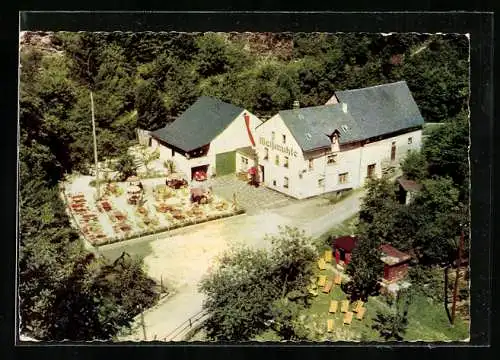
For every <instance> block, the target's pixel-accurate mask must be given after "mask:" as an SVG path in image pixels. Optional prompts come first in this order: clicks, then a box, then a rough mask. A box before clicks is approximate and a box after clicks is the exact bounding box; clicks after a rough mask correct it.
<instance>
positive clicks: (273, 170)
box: [255, 114, 304, 197]
mask: <svg viewBox="0 0 500 360" xmlns="http://www.w3.org/2000/svg"><path fill="white" fill-rule="evenodd" d="M272 131H274V132H275V144H279V145H283V141H282V135H283V134H284V135H285V136H286V144H285V145H284V146H287V147H290V148H291V149H293V151H294V152H295V153H296V156H293V155H290V154H285V153H283V152H281V151H279V150H273V149H272V148H270V147H267V146H266V145H263V144H261V142H260V141H261V138H263V139H265V140H268V141H271V137H272ZM255 141H256V143H257V146H256V150H257V157H258V161H259V165H263V166H264V185H265V186H267V187H269V188H271V189H275V190H277V191H280V192H282V193H285V194H287V195H290V196H293V197H299V196H300V195H299V189H300V188H301V181H300V179H299V169H302V167H303V163H304V158H303V156H302V150H301V149H300V146H299V144H298V143H297V141H296V140H295V138H294V137H293V135H292V133H291V132H290V130H289V129H288V127H286V125H285V123H284V122H283V120H282V119H281V117H280V116H279V114H277V115H275V116H273V117H272V118H270V119H269V120H267V121H266V122H265V123H263V124H262V125H261V126H259V127H258V128H257V137H256V139H255ZM266 147H267V148H268V149H269V159H268V160H264V155H265V148H266ZM276 155H278V156H279V160H280V163H279V165H276V164H275V157H276ZM285 156H288V168H286V167H284V166H283V164H284V159H285ZM285 177H288V184H289V185H288V189H287V188H285V187H284V186H283V185H284V182H285ZM273 180H274V181H276V185H273Z"/></svg>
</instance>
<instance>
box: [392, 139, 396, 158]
mask: <svg viewBox="0 0 500 360" xmlns="http://www.w3.org/2000/svg"><path fill="white" fill-rule="evenodd" d="M394 160H396V142H395V141H393V142H392V146H391V161H394Z"/></svg>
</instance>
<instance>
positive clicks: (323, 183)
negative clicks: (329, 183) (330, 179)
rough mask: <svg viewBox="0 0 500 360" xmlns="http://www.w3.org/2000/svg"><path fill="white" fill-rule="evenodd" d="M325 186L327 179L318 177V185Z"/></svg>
mask: <svg viewBox="0 0 500 360" xmlns="http://www.w3.org/2000/svg"><path fill="white" fill-rule="evenodd" d="M324 186H325V179H318V187H324Z"/></svg>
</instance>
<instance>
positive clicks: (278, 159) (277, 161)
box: [274, 155, 280, 166]
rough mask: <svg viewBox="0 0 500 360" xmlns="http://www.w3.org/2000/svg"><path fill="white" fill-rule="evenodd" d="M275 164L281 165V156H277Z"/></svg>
mask: <svg viewBox="0 0 500 360" xmlns="http://www.w3.org/2000/svg"><path fill="white" fill-rule="evenodd" d="M274 163H275V164H276V165H277V166H279V164H280V156H279V155H276V158H275V159H274Z"/></svg>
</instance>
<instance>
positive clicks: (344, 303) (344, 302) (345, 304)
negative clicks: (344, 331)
mask: <svg viewBox="0 0 500 360" xmlns="http://www.w3.org/2000/svg"><path fill="white" fill-rule="evenodd" d="M340 311H341V312H343V313H346V312H348V311H349V300H342V302H341V307H340Z"/></svg>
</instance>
